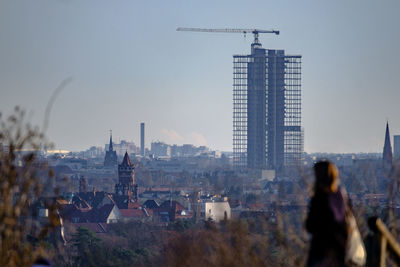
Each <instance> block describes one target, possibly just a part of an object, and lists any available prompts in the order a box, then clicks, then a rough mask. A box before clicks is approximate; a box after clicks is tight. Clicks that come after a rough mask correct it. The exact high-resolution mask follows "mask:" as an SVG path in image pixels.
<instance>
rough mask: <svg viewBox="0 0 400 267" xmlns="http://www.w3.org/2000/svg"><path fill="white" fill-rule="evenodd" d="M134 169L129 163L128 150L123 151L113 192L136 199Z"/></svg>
mask: <svg viewBox="0 0 400 267" xmlns="http://www.w3.org/2000/svg"><path fill="white" fill-rule="evenodd" d="M134 170H135V167H134V165H133V163H131V160H130V158H129V155H128V152H125V156H124V159H123V160H122V163H121V164H119V165H118V184H116V185H115V194H117V195H120V196H129V197H130V198H131V199H132V198H133V199H135V200H136V199H137V193H136V190H137V186H136V185H135V171H134Z"/></svg>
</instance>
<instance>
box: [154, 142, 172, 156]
mask: <svg viewBox="0 0 400 267" xmlns="http://www.w3.org/2000/svg"><path fill="white" fill-rule="evenodd" d="M151 153H152V154H153V155H154V156H155V157H171V146H170V145H167V144H166V143H163V142H152V143H151Z"/></svg>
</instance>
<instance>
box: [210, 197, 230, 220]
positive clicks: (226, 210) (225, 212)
mask: <svg viewBox="0 0 400 267" xmlns="http://www.w3.org/2000/svg"><path fill="white" fill-rule="evenodd" d="M203 205H204V219H205V220H206V221H207V220H209V219H211V220H213V221H215V222H219V221H222V220H224V219H225V218H226V219H228V220H229V219H230V218H231V207H230V206H229V202H228V201H223V202H205V203H203Z"/></svg>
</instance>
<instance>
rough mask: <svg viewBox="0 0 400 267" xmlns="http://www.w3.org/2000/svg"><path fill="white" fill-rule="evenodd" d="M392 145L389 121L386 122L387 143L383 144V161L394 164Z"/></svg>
mask: <svg viewBox="0 0 400 267" xmlns="http://www.w3.org/2000/svg"><path fill="white" fill-rule="evenodd" d="M392 158H393V155H392V145H391V144H390V134H389V122H386V133H385V144H384V146H383V162H384V163H386V164H392Z"/></svg>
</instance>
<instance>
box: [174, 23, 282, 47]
mask: <svg viewBox="0 0 400 267" xmlns="http://www.w3.org/2000/svg"><path fill="white" fill-rule="evenodd" d="M176 30H177V31H185V32H216V33H243V34H246V33H252V34H253V35H254V43H255V44H260V42H259V40H258V35H259V34H260V33H274V34H276V35H279V31H275V30H260V29H231V28H225V29H203V28H184V27H179V28H177V29H176Z"/></svg>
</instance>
